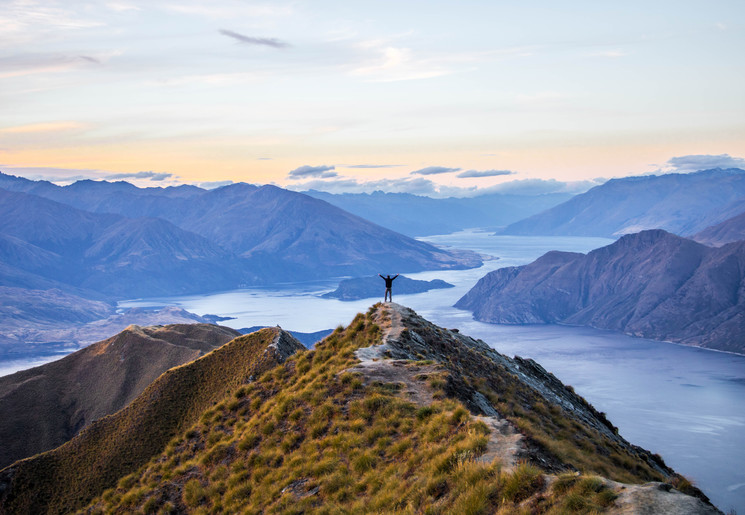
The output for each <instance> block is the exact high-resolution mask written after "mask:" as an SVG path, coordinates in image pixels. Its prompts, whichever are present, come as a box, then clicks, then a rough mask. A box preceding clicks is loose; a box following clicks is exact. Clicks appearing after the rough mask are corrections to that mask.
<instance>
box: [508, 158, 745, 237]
mask: <svg viewBox="0 0 745 515" xmlns="http://www.w3.org/2000/svg"><path fill="white" fill-rule="evenodd" d="M743 209H745V170H740V169H739V168H731V169H726V170H723V169H719V168H717V169H713V170H703V171H699V172H695V173H690V174H666V175H649V176H642V177H626V178H623V179H613V180H610V181H608V182H606V183H605V184H602V185H600V186H596V187H594V188H592V189H591V190H589V191H587V192H586V193H583V194H581V195H577V196H576V197H574V198H572V199H570V200H568V201H566V202H564V203H563V204H559V205H558V206H556V207H553V208H551V209H548V210H546V211H544V212H542V213H539V214H537V215H533V216H531V217H529V218H526V219H524V220H521V221H519V222H516V223H514V224H511V225H509V226H508V227H506V228H505V229H504V230H502V231H500V234H514V235H535V236H601V237H606V238H614V237H619V236H622V235H624V234H629V233H634V232H638V231H642V230H645V229H664V230H666V231H670V232H673V233H675V234H678V235H681V236H690V235H692V234H695V233H697V232H698V231H701V230H703V229H705V228H706V227H709V226H711V225H714V224H717V223H719V222H722V221H724V220H726V219H727V218H730V217H732V216H735V215H737V214H739V213H741V212H742V211H743Z"/></svg>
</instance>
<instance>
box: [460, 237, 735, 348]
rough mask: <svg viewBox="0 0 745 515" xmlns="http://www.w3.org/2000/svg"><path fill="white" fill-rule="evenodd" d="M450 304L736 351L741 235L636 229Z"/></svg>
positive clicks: (487, 280) (489, 317)
mask: <svg viewBox="0 0 745 515" xmlns="http://www.w3.org/2000/svg"><path fill="white" fill-rule="evenodd" d="M456 307H459V308H461V309H467V310H470V311H473V314H474V318H476V319H477V320H481V321H483V322H490V323H499V324H536V323H538V324H541V323H563V324H571V325H586V326H590V327H597V328H601V329H610V330H614V331H620V332H624V333H627V334H630V335H633V336H640V337H644V338H651V339H656V340H668V341H674V342H679V343H683V344H686V345H696V346H701V347H707V348H711V349H718V350H725V351H730V352H738V353H745V242H737V243H731V244H728V245H725V246H723V247H721V248H716V249H714V248H710V247H706V246H704V245H701V244H699V243H696V242H694V241H692V240H688V239H685V238H680V237H678V236H675V235H673V234H670V233H667V232H665V231H662V230H653V231H643V232H640V233H637V234H631V235H627V236H624V237H623V238H621V239H619V240H618V241H617V242H616V243H614V244H612V245H609V246H607V247H603V248H600V249H597V250H594V251H592V252H590V253H589V254H587V255H584V254H576V253H566V252H549V253H547V254H545V255H544V256H542V257H540V258H539V259H537V260H536V261H534V262H533V263H531V264H529V265H525V266H521V267H510V268H502V269H499V270H495V271H493V272H491V273H489V274H487V275H486V276H485V277H483V278H482V279H481V280H480V281H479V282H478V283H477V284H476V285H475V286H474V287H473V288H472V289H471V290H470V291H469V292H468V293H467V294H466V295H465V296H463V297H462V298H461V299H460V300H459V301H458V302H457V303H456Z"/></svg>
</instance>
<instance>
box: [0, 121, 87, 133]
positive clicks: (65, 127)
mask: <svg viewBox="0 0 745 515" xmlns="http://www.w3.org/2000/svg"><path fill="white" fill-rule="evenodd" d="M83 127H85V125H83V124H82V123H79V122H46V123H30V124H27V125H16V126H13V127H5V128H4V129H0V133H3V134H31V133H37V132H60V131H69V130H74V129H82V128H83Z"/></svg>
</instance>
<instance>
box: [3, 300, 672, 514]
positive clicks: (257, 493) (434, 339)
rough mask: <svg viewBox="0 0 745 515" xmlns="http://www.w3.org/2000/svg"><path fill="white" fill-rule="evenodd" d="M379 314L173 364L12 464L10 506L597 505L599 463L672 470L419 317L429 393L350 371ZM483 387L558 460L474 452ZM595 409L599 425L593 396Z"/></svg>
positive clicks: (540, 449)
mask: <svg viewBox="0 0 745 515" xmlns="http://www.w3.org/2000/svg"><path fill="white" fill-rule="evenodd" d="M381 314H382V315H381ZM384 322H386V320H385V311H384V310H383V308H382V307H380V305H377V306H373V308H372V309H371V310H370V311H369V312H368V313H367V314H366V315H362V314H360V315H358V316H357V317H356V318H355V319H354V321H353V322H352V323H351V324H350V325H349V326H348V327H347V328H341V327H340V328H337V329H336V330H335V331H334V332H333V333H332V334H331V335H330V336H329V337H327V338H326V339H325V340H324V341H323V342H321V343H319V344H318V345H317V346H316V349H315V350H312V351H300V352H298V353H296V354H295V355H293V356H291V357H290V358H289V359H287V360H286V361H285V362H284V363H281V364H280V363H278V361H277V360H274V361H273V362H272V361H271V360H269V361H266V362H264V363H257V362H256V360H257V359H260V356H261V355H262V352H263V349H265V348H266V345H267V343H268V342H269V341H271V338H273V336H274V334H275V333H273V332H272V331H271V330H264V331H261V332H259V333H254V334H252V335H248V336H244V337H242V338H239V339H237V340H234V341H233V342H231V343H229V344H227V345H226V346H225V347H223V348H221V349H219V350H217V351H214V352H213V353H211V354H209V355H207V356H205V357H204V358H202V359H200V360H197V361H196V362H194V363H191V364H188V365H184V366H182V367H179V368H176V369H173V370H171V371H169V372H168V373H166V374H164V376H162V377H161V378H160V379H159V380H158V381H156V383H154V384H153V385H152V386H151V387H150V388H148V389H147V390H146V391H145V392H143V394H142V395H141V396H140V397H139V398H138V399H137V400H136V401H135V403H133V404H132V405H131V406H130V407H129V408H127V409H126V410H124V411H122V412H120V413H119V414H117V415H115V416H113V417H109V418H108V419H106V420H105V421H103V422H102V423H101V424H94V426H93V427H92V428H91V430H88V431H86V432H85V434H84V436H83V437H81V438H76V439H75V440H73V441H72V442H70V444H68V445H66V446H63V447H62V448H60V449H58V450H57V451H54V452H51V453H47V454H44V455H41V456H38V457H36V458H34V459H32V460H28V461H27V462H22V463H20V464H16V465H15V466H14V467H17V471H16V472H15V473H14V474H15V475H14V478H13V482H14V483H13V484H12V485H11V486H12V488H11V489H10V490H8V491H7V492H9V493H10V494H11V495H12V496H14V497H11V496H8V497H7V498H6V499H5V504H4V506H3V507H5V508H6V510H9V511H18V512H37V513H38V512H43V511H44V510H48V511H49V512H61V511H75V509H80V508H82V511H83V512H85V513H133V512H138V513H184V512H192V513H302V512H306V513H307V512H319V513H333V512H351V513H361V512H385V513H388V512H407V513H408V512H416V513H494V512H497V513H516V512H526V513H567V512H571V513H591V512H598V511H603V510H604V509H606V508H607V507H609V506H610V505H612V504H613V502H614V499H615V497H616V493H614V491H612V489H611V488H610V486H609V483H608V482H607V481H605V480H603V479H601V478H599V477H596V476H595V475H594V474H601V473H602V475H604V476H606V477H609V478H612V479H619V480H623V481H627V482H637V483H640V482H644V481H648V480H650V479H657V480H661V479H663V478H664V475H663V474H661V473H660V472H659V471H656V470H654V467H652V466H650V462H649V458H648V453H646V451H644V452H641V451H642V450H639V452H638V453H637V452H635V449H636V448H633V447H629V448H625V447H623V446H619V445H618V444H617V443H616V442H615V441H614V440H613V438H612V437H609V436H607V435H606V434H601V432H598V430H597V428H594V427H592V424H589V425H588V423H587V422H586V421H584V420H582V419H577V418H573V417H572V415H571V414H570V413H568V412H565V411H564V410H563V409H562V408H559V407H558V406H556V407H554V406H546V405H543V404H542V402H543V401H542V400H541V399H542V398H540V397H539V396H538V395H537V394H536V392H535V391H534V390H533V389H532V388H531V387H529V386H527V385H526V384H525V383H523V382H522V381H521V380H519V379H518V377H517V376H516V375H514V374H512V373H510V372H509V371H508V370H507V369H505V368H504V367H503V366H502V365H499V364H498V363H497V362H498V361H499V360H500V359H501V360H504V359H505V358H503V357H501V358H497V357H496V355H493V354H492V353H491V352H490V351H488V350H487V349H481V348H478V347H477V346H473V345H471V344H469V343H468V339H467V338H466V337H460V336H459V335H456V333H453V332H451V331H447V330H444V329H442V328H437V327H436V326H433V325H432V324H429V323H428V322H426V321H424V320H423V319H420V318H417V319H416V320H413V322H412V321H409V322H408V323H409V325H407V327H406V329H404V331H403V332H402V333H401V335H400V337H399V341H398V343H397V345H399V348H398V351H400V352H405V353H409V354H410V355H415V356H416V360H413V359H409V360H408V361H406V360H403V361H401V362H400V363H401V364H400V366H406V367H414V368H416V367H422V368H423V369H424V368H426V369H427V370H429V371H428V372H427V373H422V374H419V375H417V380H420V381H422V383H423V384H426V385H427V388H429V389H430V391H431V393H432V397H433V399H434V401H433V402H432V404H430V405H422V406H418V405H416V404H414V403H412V402H409V400H407V397H406V396H405V395H404V394H403V392H402V391H401V386H400V384H398V383H380V382H366V381H364V378H363V376H362V375H361V374H359V373H356V372H350V371H349V369H350V368H351V367H353V366H354V365H355V364H357V363H358V360H357V358H356V357H355V354H354V353H355V350H356V349H358V348H361V347H367V346H370V345H373V344H377V343H380V341H381V336H382V333H381V329H380V326H379V325H378V323H384ZM414 333H416V336H415V335H414ZM456 336H457V337H456ZM427 353H430V354H431V356H429V355H427ZM432 358H434V359H432ZM236 369H240V371H239V372H237V371H236ZM213 383H215V384H213ZM561 388H565V387H563V385H561ZM206 389H208V390H209V391H205V390H206ZM475 392H479V393H480V394H481V395H482V396H484V397H486V398H488V399H489V401H490V403H491V404H492V405H493V406H495V407H497V408H498V409H499V411H500V412H502V414H503V416H505V417H507V418H509V419H510V420H512V421H513V423H514V424H515V425H516V426H517V427H519V428H520V430H521V431H522V432H523V434H525V436H526V437H527V439H528V440H529V441H530V442H531V445H532V446H533V447H534V448H535V449H537V451H536V452H537V453H538V454H537V455H536V456H540V457H541V458H545V460H544V461H547V462H550V464H551V466H550V467H549V468H550V469H551V470H550V472H551V474H550V475H549V474H548V472H549V470H547V469H542V468H539V467H538V466H536V465H535V463H528V462H525V463H521V464H518V465H517V466H516V467H514V468H512V469H510V470H507V469H506V468H504V467H503V466H502V464H501V463H500V462H499V461H498V460H495V461H493V462H491V463H485V462H482V461H480V460H478V457H479V456H480V455H482V454H483V453H484V452H485V451H486V449H487V445H488V441H489V437H490V434H489V428H488V427H487V426H486V425H485V424H484V423H483V422H481V421H479V420H478V419H476V418H475V417H473V416H472V413H471V411H469V407H468V401H467V400H463V399H467V398H469V396H471V397H472V396H473V394H474V393H475ZM570 393H571V392H569V393H567V395H569V394H570ZM571 395H574V394H573V393H571ZM459 399H461V400H459ZM582 402H585V401H583V400H581V398H579V397H577V403H582ZM586 412H587V413H590V415H588V417H590V418H592V419H597V420H600V422H599V423H600V424H601V425H602V424H605V422H603V420H604V417H601V416H600V414H593V413H596V412H594V410H593V409H591V407H590V406H589V405H588V406H586ZM169 420H170V421H171V422H170V423H168V424H165V422H166V421H169ZM603 427H605V426H603ZM608 434H611V435H612V434H613V433H612V431H611V432H609V433H608ZM151 440H152V441H158V442H159V443H158V444H157V445H154V444H152V443H151ZM166 442H167V443H166ZM552 442H554V443H553V444H552ZM134 456H138V457H139V458H138V459H139V460H140V461H135V459H134ZM663 466H664V465H663ZM101 471H103V472H105V477H104V474H103V473H102V472H101ZM577 471H580V472H581V473H580V472H577ZM50 472H51V473H52V474H51V475H50ZM5 474H6V475H7V474H8V471H7V469H6V471H5ZM104 490H105V491H104ZM93 497H95V498H93Z"/></svg>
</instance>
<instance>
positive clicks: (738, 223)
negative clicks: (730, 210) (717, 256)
mask: <svg viewBox="0 0 745 515" xmlns="http://www.w3.org/2000/svg"><path fill="white" fill-rule="evenodd" d="M743 208H745V202H743ZM692 239H694V240H696V241H697V242H699V243H703V244H704V245H709V246H710V247H721V246H722V245H725V244H727V243H732V242H734V241H742V240H745V211H743V212H742V213H740V214H739V215H737V216H733V217H732V218H728V219H727V220H725V221H724V222H721V223H718V224H716V225H712V226H711V227H707V228H706V229H704V230H703V231H701V232H697V233H696V234H694V235H693V236H692Z"/></svg>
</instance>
